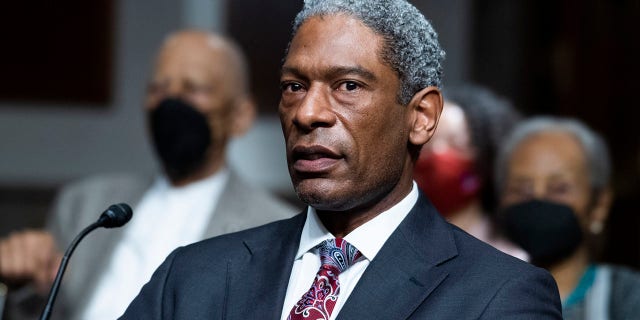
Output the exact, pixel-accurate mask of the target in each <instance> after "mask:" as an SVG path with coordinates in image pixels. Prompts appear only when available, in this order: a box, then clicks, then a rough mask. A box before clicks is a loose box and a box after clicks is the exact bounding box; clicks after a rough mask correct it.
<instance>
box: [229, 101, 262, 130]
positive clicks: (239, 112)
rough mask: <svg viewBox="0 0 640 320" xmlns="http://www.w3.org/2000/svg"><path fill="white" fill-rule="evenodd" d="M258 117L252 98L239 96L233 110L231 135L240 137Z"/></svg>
mask: <svg viewBox="0 0 640 320" xmlns="http://www.w3.org/2000/svg"><path fill="white" fill-rule="evenodd" d="M255 117H256V105H255V102H254V101H253V99H252V98H250V97H242V98H239V99H238V100H237V101H236V103H235V105H234V106H233V109H232V110H231V122H232V127H231V136H232V137H240V136H242V135H244V134H245V133H247V131H249V129H250V128H251V126H252V125H253V121H254V120H255Z"/></svg>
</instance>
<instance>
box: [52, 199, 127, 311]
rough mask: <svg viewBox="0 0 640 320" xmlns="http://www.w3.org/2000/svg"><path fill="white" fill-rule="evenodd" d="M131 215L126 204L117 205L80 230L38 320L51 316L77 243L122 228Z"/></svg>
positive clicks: (66, 253) (61, 265)
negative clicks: (96, 233) (94, 233)
mask: <svg viewBox="0 0 640 320" xmlns="http://www.w3.org/2000/svg"><path fill="white" fill-rule="evenodd" d="M132 215H133V211H132V210H131V207H130V206H129V205H128V204H126V203H118V204H114V205H111V206H109V208H108V209H107V210H105V211H104V212H103V213H102V214H101V215H100V218H98V221H96V222H94V223H92V224H90V225H89V226H87V227H86V228H84V230H82V231H81V232H80V233H79V234H78V235H77V236H76V237H75V238H74V239H73V241H71V244H70V245H69V247H68V248H67V251H66V252H65V253H64V256H63V257H62V261H61V262H60V267H58V273H57V274H56V278H55V280H54V281H53V284H52V285H51V291H49V298H48V299H47V304H46V305H45V307H44V309H43V310H42V314H41V315H40V320H48V319H49V317H50V316H51V311H52V310H53V304H54V303H55V300H56V297H57V295H58V290H59V289H60V283H61V281H62V276H63V275H64V272H65V270H66V269H67V264H68V263H69V259H70V258H71V255H72V254H73V251H74V250H75V249H76V247H77V246H78V243H80V241H82V239H83V238H84V237H85V236H86V235H87V234H89V233H90V232H91V231H93V230H95V229H97V228H100V227H105V228H117V227H121V226H123V225H124V224H125V223H127V222H129V220H131V217H132Z"/></svg>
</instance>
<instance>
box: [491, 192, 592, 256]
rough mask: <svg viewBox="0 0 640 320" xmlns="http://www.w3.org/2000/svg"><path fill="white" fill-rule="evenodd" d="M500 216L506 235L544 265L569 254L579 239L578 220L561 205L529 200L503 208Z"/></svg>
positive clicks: (578, 244)
mask: <svg viewBox="0 0 640 320" xmlns="http://www.w3.org/2000/svg"><path fill="white" fill-rule="evenodd" d="M500 217H501V219H502V221H501V223H502V226H503V228H504V231H505V233H506V236H507V237H509V239H511V240H512V241H513V242H515V243H516V244H518V245H519V246H520V247H522V248H523V249H524V250H525V251H527V253H529V255H530V256H531V263H533V264H535V265H537V266H540V267H543V268H548V267H550V266H552V265H554V264H556V263H558V262H560V261H562V260H563V259H565V258H567V257H569V256H570V255H571V254H572V253H574V252H575V250H576V249H577V248H578V246H580V243H581V242H582V236H583V235H582V229H581V228H580V223H579V222H578V219H577V217H576V215H575V213H574V212H573V209H571V208H570V207H568V206H566V205H563V204H559V203H554V202H548V201H541V200H531V201H527V202H523V203H519V204H515V205H512V206H510V207H507V208H505V209H504V210H503V211H502V214H501V215H500Z"/></svg>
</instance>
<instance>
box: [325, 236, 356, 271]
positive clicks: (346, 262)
mask: <svg viewBox="0 0 640 320" xmlns="http://www.w3.org/2000/svg"><path fill="white" fill-rule="evenodd" d="M318 249H319V251H320V262H321V263H322V266H321V268H325V269H334V271H336V272H338V273H341V272H342V271H344V270H346V269H347V268H348V267H349V266H351V265H352V264H354V263H355V262H356V261H357V260H358V259H359V258H360V257H362V254H361V253H360V251H358V249H356V247H354V246H353V245H351V244H350V243H348V242H347V241H346V240H344V239H342V238H335V239H329V240H325V241H323V242H322V243H321V244H319V245H318Z"/></svg>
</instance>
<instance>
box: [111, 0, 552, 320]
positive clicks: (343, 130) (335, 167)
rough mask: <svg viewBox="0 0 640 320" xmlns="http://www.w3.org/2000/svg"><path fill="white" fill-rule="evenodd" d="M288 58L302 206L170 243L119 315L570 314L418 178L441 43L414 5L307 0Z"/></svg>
mask: <svg viewBox="0 0 640 320" xmlns="http://www.w3.org/2000/svg"><path fill="white" fill-rule="evenodd" d="M293 30H294V31H293V38H292V41H291V43H290V45H289V48H288V50H287V55H286V58H285V61H284V65H283V67H282V74H281V89H282V96H281V101H280V106H279V112H280V119H281V123H282V128H283V132H284V136H285V140H286V146H287V160H288V164H289V173H290V175H291V179H292V181H293V184H294V187H295V189H296V192H297V193H298V196H299V197H300V199H302V200H303V201H304V202H306V203H307V204H308V205H309V207H308V209H307V211H306V212H303V213H301V214H300V215H298V216H296V217H294V218H291V219H288V220H283V221H279V222H275V223H271V224H268V225H266V226H263V227H259V228H255V229H251V230H248V231H243V232H239V233H234V234H229V235H226V236H222V237H217V238H213V239H210V240H206V241H203V242H200V243H197V244H194V245H191V246H188V247H184V248H180V249H178V250H176V251H174V252H173V253H172V254H171V255H170V256H169V257H168V258H167V260H166V261H165V262H164V263H163V264H162V265H161V266H160V268H159V269H158V270H157V271H156V272H155V274H154V276H153V277H152V279H151V281H150V282H149V283H148V284H147V285H145V287H144V288H143V289H142V291H141V293H140V294H139V296H138V297H137V298H136V299H135V300H134V301H133V302H132V304H131V305H130V306H129V308H128V309H127V311H126V312H125V314H124V316H123V317H122V319H307V318H308V319H427V318H429V319H561V314H560V301H559V298H558V292H557V287H556V284H555V282H554V281H553V279H552V278H551V277H550V275H549V274H548V273H546V272H545V271H543V270H541V269H537V268H535V267H533V266H531V265H528V264H526V263H524V262H522V261H520V260H517V259H515V258H512V257H510V256H507V255H505V254H502V253H500V252H498V251H496V250H495V249H493V248H491V247H489V246H488V245H485V244H483V243H482V242H480V241H479V240H477V239H475V238H473V237H471V236H469V235H468V234H466V233H465V232H464V231H462V230H460V229H458V228H456V227H454V226H452V225H450V224H448V223H446V222H445V221H444V220H443V219H442V218H440V216H439V215H438V213H437V212H436V210H435V209H434V208H433V207H432V205H431V204H430V203H429V201H428V200H427V199H426V198H425V197H424V196H422V195H421V194H420V192H419V190H418V189H417V186H416V184H415V183H414V182H413V180H412V170H413V165H414V163H415V160H416V158H417V155H418V152H419V150H420V148H421V146H422V145H423V144H425V143H426V142H427V141H428V140H429V139H430V138H431V136H432V135H433V132H434V131H435V128H436V125H437V122H438V118H439V117H440V113H441V111H442V95H441V93H440V90H439V88H438V87H439V86H440V81H441V75H442V64H441V63H442V60H443V58H444V52H443V51H442V49H441V48H440V46H439V44H438V41H437V35H436V33H435V32H434V31H433V29H432V27H431V26H430V25H429V23H428V22H427V21H426V19H425V18H424V16H422V14H421V13H420V12H418V11H417V10H416V9H415V8H414V7H413V6H411V5H410V4H408V3H407V2H405V1H403V0H397V1H395V0H388V1H353V0H351V1H349V0H317V1H314V0H310V1H306V2H305V6H304V8H303V10H302V11H301V12H300V13H299V14H298V16H297V17H296V20H295V22H294V29H293Z"/></svg>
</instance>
